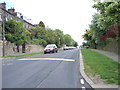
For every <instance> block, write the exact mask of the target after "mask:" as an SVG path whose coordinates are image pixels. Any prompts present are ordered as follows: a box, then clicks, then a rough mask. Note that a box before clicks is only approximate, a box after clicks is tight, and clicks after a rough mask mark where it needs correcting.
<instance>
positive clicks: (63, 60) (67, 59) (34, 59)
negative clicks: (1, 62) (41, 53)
mask: <svg viewBox="0 0 120 90" xmlns="http://www.w3.org/2000/svg"><path fill="white" fill-rule="evenodd" d="M18 60H60V61H61V60H62V61H75V60H74V59H64V58H22V59H18Z"/></svg>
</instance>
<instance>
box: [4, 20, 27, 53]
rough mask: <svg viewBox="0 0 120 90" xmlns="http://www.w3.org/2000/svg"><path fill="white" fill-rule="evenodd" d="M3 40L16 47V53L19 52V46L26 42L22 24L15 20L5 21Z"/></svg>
mask: <svg viewBox="0 0 120 90" xmlns="http://www.w3.org/2000/svg"><path fill="white" fill-rule="evenodd" d="M5 38H6V40H7V41H10V42H11V43H14V44H15V45H17V51H18V52H19V45H22V44H23V43H24V41H25V40H26V37H25V35H24V27H23V23H22V22H18V21H15V20H8V21H6V22H5Z"/></svg>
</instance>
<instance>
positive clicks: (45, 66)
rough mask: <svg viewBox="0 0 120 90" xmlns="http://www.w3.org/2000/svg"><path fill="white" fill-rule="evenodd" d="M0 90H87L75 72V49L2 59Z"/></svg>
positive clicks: (77, 59) (76, 66) (76, 60)
mask: <svg viewBox="0 0 120 90" xmlns="http://www.w3.org/2000/svg"><path fill="white" fill-rule="evenodd" d="M2 87H3V88H83V89H84V88H91V87H90V86H89V85H88V83H87V82H86V81H85V80H84V79H83V77H82V76H81V74H80V72H79V49H74V50H67V51H59V52H58V53H54V54H40V55H34V56H29V57H26V58H19V59H3V63H2Z"/></svg>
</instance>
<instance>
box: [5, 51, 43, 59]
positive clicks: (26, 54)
mask: <svg viewBox="0 0 120 90" xmlns="http://www.w3.org/2000/svg"><path fill="white" fill-rule="evenodd" d="M42 53H43V52H37V53H25V54H19V55H8V56H3V58H17V57H25V56H31V55H37V54H42Z"/></svg>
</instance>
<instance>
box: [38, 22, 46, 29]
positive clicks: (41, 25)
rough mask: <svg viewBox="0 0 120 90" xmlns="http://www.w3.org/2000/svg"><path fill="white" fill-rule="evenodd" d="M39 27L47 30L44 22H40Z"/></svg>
mask: <svg viewBox="0 0 120 90" xmlns="http://www.w3.org/2000/svg"><path fill="white" fill-rule="evenodd" d="M38 26H40V27H42V28H44V29H45V24H44V23H43V22H42V21H40V22H39V24H38Z"/></svg>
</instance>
